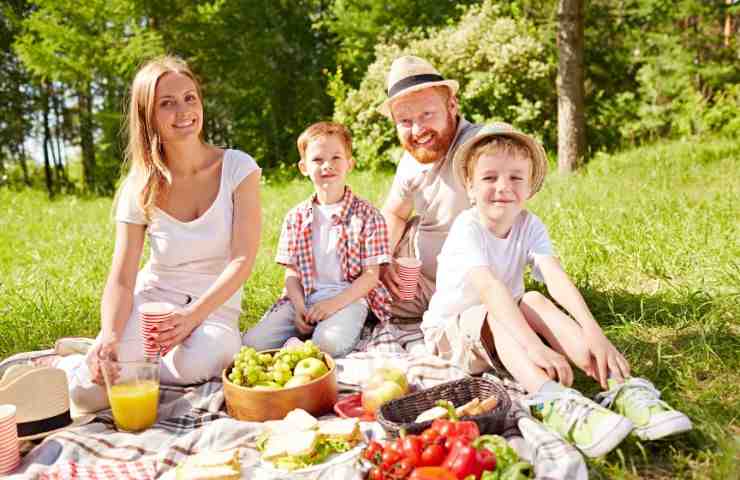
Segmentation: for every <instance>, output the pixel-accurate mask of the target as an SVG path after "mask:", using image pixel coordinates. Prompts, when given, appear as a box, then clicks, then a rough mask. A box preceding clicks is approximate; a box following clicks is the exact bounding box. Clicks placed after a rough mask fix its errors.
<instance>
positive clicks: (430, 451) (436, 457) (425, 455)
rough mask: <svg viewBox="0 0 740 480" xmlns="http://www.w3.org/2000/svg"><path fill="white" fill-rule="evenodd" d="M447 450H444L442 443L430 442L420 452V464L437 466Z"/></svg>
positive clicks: (440, 463)
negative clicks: (430, 443)
mask: <svg viewBox="0 0 740 480" xmlns="http://www.w3.org/2000/svg"><path fill="white" fill-rule="evenodd" d="M446 456H447V451H445V449H444V447H442V445H437V444H436V443H435V444H432V445H429V446H427V447H426V448H425V449H424V451H423V452H422V453H421V465H422V466H424V467H437V466H439V465H442V462H444V460H445V457H446Z"/></svg>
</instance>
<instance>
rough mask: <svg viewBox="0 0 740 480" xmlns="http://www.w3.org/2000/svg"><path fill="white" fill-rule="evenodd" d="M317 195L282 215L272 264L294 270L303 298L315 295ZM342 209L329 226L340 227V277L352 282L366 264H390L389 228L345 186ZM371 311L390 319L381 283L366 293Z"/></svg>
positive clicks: (366, 203) (373, 209) (388, 306)
mask: <svg viewBox="0 0 740 480" xmlns="http://www.w3.org/2000/svg"><path fill="white" fill-rule="evenodd" d="M316 197H317V196H316V194H313V195H312V196H311V197H310V198H309V199H308V200H306V201H304V202H301V203H300V204H298V205H297V206H296V207H295V208H293V209H292V210H291V211H290V212H288V214H287V215H286V216H285V220H284V221H283V228H282V232H281V233H280V241H279V242H278V250H277V255H276V256H275V261H276V262H277V263H279V264H282V265H288V266H291V267H293V268H295V269H296V271H297V272H298V274H299V275H300V281H301V286H303V294H304V296H305V298H308V296H309V295H310V294H311V293H313V292H314V290H315V286H314V282H315V277H316V269H315V266H314V258H313V244H312V228H311V225H312V223H313V206H314V204H315V203H316V201H317V198H316ZM341 202H342V210H341V212H340V213H339V215H333V216H332V225H333V226H339V227H340V233H339V242H338V244H337V246H336V249H337V255H338V256H339V265H340V266H341V268H342V278H344V280H345V281H347V282H353V281H355V280H356V279H357V278H358V277H359V276H360V275H362V273H363V271H364V267H366V266H368V265H380V264H383V263H390V261H391V254H390V246H389V240H388V227H387V226H386V224H385V219H384V218H383V216H382V215H381V214H380V212H379V211H378V209H376V208H375V207H373V206H372V204H371V203H370V202H368V201H366V200H363V199H361V198H359V197H357V196H355V195H354V194H353V193H352V190H351V189H350V188H349V187H345V191H344V196H343V197H342V200H341ZM366 299H367V303H368V306H369V307H370V310H372V311H373V313H374V314H375V316H376V317H378V319H379V320H381V321H386V320H388V319H389V318H390V303H391V296H390V293H389V292H388V290H387V289H386V288H385V285H383V284H382V283H381V282H379V284H378V286H377V287H375V288H374V289H372V290H370V292H369V293H368V294H367V297H366ZM286 301H288V298H287V295H286V294H285V292H283V297H281V298H280V300H278V305H279V304H282V303H284V302H286Z"/></svg>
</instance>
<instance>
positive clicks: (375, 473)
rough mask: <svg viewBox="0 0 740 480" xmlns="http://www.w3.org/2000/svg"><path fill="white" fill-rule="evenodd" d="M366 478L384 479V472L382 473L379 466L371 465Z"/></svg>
mask: <svg viewBox="0 0 740 480" xmlns="http://www.w3.org/2000/svg"><path fill="white" fill-rule="evenodd" d="M368 480H385V474H384V473H383V470H381V469H380V467H373V468H372V469H371V470H370V475H369V476H368Z"/></svg>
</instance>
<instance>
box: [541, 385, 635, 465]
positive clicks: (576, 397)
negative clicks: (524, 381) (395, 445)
mask: <svg viewBox="0 0 740 480" xmlns="http://www.w3.org/2000/svg"><path fill="white" fill-rule="evenodd" d="M526 404H527V405H530V406H532V409H531V410H532V414H533V415H534V416H535V417H536V418H538V419H540V420H541V421H542V423H543V424H544V425H545V426H546V427H549V428H550V429H551V430H553V431H555V432H556V433H558V434H560V435H561V436H562V437H563V438H564V439H565V440H567V441H569V442H571V443H572V444H573V445H575V446H576V447H577V448H578V449H579V450H580V451H582V452H583V453H584V454H585V455H587V456H589V457H600V456H602V455H606V454H607V453H609V452H610V451H612V450H613V449H614V448H615V447H616V446H617V445H619V443H620V442H621V441H622V440H623V439H624V438H625V437H626V436H627V435H629V433H630V431H632V428H633V425H632V422H631V421H630V420H629V419H627V418H625V417H623V416H621V415H618V414H616V413H614V412H612V411H611V410H607V409H606V408H603V407H601V406H599V405H598V404H597V403H594V402H593V401H592V400H590V399H588V398H586V397H584V396H583V395H581V394H580V392H578V391H577V390H573V389H570V388H564V389H563V390H561V391H559V392H549V393H542V394H536V395H535V396H533V397H532V398H531V399H529V400H527V401H526Z"/></svg>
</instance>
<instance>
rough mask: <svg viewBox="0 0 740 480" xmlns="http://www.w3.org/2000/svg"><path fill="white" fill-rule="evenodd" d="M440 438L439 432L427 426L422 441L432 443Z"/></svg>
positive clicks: (426, 443) (427, 443)
mask: <svg viewBox="0 0 740 480" xmlns="http://www.w3.org/2000/svg"><path fill="white" fill-rule="evenodd" d="M438 439H439V432H438V431H436V430H433V429H431V428H427V429H426V430H424V431H423V432H422V434H421V441H422V442H424V445H431V444H432V443H437V440H438Z"/></svg>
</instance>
